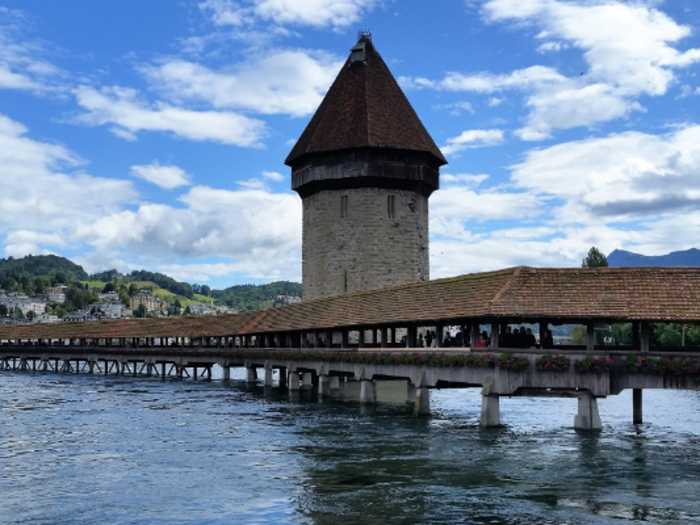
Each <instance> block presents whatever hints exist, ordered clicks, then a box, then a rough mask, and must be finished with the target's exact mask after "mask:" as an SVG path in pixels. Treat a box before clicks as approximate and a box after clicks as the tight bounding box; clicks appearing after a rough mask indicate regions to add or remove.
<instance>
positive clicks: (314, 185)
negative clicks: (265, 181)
mask: <svg viewBox="0 0 700 525" xmlns="http://www.w3.org/2000/svg"><path fill="white" fill-rule="evenodd" d="M446 163H447V161H446V160H445V158H444V157H443V155H442V153H441V152H440V150H439V149H438V147H437V146H436V145H435V143H434V142H433V139H432V138H431V137H430V135H429V134H428V132H427V131H426V129H425V127H424V126H423V124H422V123H421V121H420V119H419V118H418V116H417V115H416V113H415V111H414V110H413V108H412V107H411V105H410V104H409V102H408V100H407V99H406V96H405V95H404V94H403V92H402V91H401V88H400V87H399V85H398V84H397V82H396V80H395V79H394V77H393V76H392V74H391V72H390V71H389V69H388V68H387V66H386V64H385V63H384V61H383V60H382V58H381V57H380V56H379V53H377V51H376V49H375V48H374V46H373V44H372V40H371V36H370V35H369V33H361V34H360V37H359V40H358V42H357V44H356V45H355V46H354V47H353V48H352V50H351V52H350V57H349V58H348V60H347V61H346V62H345V65H344V66H343V68H342V70H341V71H340V73H339V74H338V77H337V78H336V79H335V81H334V82H333V85H332V86H331V87H330V89H329V90H328V93H327V94H326V96H325V98H324V99H323V101H322V102H321V105H320V106H319V108H318V110H317V111H316V114H315V115H314V116H313V118H312V119H311V121H310V122H309V124H308V126H307V127H306V129H305V130H304V132H303V133H302V135H301V137H300V138H299V141H298V142H297V143H296V145H295V146H294V148H293V149H292V151H291V153H290V154H289V156H288V157H287V159H286V160H285V164H287V165H288V166H290V167H291V168H292V189H294V190H295V191H296V192H297V193H298V194H299V196H300V197H301V198H302V203H303V231H302V235H303V240H302V278H303V290H304V292H303V293H304V300H309V299H316V298H319V297H327V296H332V295H338V294H341V293H346V292H353V291H359V290H369V289H374V288H382V287H384V286H390V285H396V284H404V283H411V282H416V281H426V280H428V279H429V278H430V269H429V264H430V262H429V252H428V198H429V197H430V195H431V193H432V192H433V191H435V190H436V189H438V188H439V185H440V182H439V169H440V166H442V165H443V164H446Z"/></svg>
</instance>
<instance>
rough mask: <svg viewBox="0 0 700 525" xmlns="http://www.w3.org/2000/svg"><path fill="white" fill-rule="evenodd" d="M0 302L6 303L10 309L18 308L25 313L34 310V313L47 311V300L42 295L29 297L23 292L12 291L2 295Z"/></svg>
mask: <svg viewBox="0 0 700 525" xmlns="http://www.w3.org/2000/svg"><path fill="white" fill-rule="evenodd" d="M0 304H3V305H5V307H6V308H7V310H8V311H11V310H12V309H14V308H18V309H19V310H20V311H21V312H22V314H23V315H25V316H26V315H27V314H29V312H34V314H36V315H38V314H43V313H44V312H45V311H46V301H45V300H44V299H43V298H41V297H27V296H26V295H24V294H21V293H11V294H7V295H0Z"/></svg>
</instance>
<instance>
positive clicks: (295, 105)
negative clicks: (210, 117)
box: [142, 50, 342, 117]
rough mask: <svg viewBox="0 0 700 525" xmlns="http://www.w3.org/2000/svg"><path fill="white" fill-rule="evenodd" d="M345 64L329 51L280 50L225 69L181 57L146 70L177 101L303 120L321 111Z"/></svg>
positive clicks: (152, 82)
mask: <svg viewBox="0 0 700 525" xmlns="http://www.w3.org/2000/svg"><path fill="white" fill-rule="evenodd" d="M341 65H342V61H340V60H338V59H337V57H334V56H331V55H328V54H326V53H321V52H316V53H313V52H305V51H301V50H297V51H295V50H276V51H273V52H270V53H268V54H266V55H265V56H262V57H259V58H258V59H257V60H250V61H248V62H246V63H243V64H240V65H238V66H236V67H234V68H229V69H226V70H221V71H214V70H212V69H209V68H207V67H204V66H202V65H199V64H195V63H192V62H187V61H184V60H179V59H172V60H168V61H164V62H163V63H162V64H160V65H159V66H157V67H155V66H148V67H143V68H142V71H143V73H144V74H145V75H146V77H147V78H148V79H149V81H150V83H151V86H152V87H153V88H154V89H157V90H158V91H160V92H161V93H163V94H165V95H166V96H167V97H169V98H170V99H171V100H174V101H176V102H183V101H190V100H191V101H204V102H206V103H207V104H209V105H211V106H212V107H214V108H218V109H221V108H228V109H242V110H248V111H252V112H256V113H262V114H287V115H293V116H297V117H298V116H303V115H308V114H310V113H312V112H313V111H315V110H316V108H317V107H318V105H319V104H320V103H321V99H322V98H323V95H324V94H325V92H326V90H327V89H328V87H329V86H330V85H331V83H332V82H333V79H334V78H335V76H336V75H337V74H338V70H339V69H340V67H341Z"/></svg>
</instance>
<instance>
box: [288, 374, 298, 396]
mask: <svg viewBox="0 0 700 525" xmlns="http://www.w3.org/2000/svg"><path fill="white" fill-rule="evenodd" d="M299 382H300V379H299V372H297V371H293V372H292V371H291V370H290V372H289V374H288V383H289V391H290V392H298V391H299V388H300V386H301V385H300V384H299Z"/></svg>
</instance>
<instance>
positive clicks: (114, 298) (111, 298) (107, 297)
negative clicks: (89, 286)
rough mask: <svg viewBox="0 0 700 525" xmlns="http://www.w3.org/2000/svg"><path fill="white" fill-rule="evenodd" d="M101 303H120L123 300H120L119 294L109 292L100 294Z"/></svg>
mask: <svg viewBox="0 0 700 525" xmlns="http://www.w3.org/2000/svg"><path fill="white" fill-rule="evenodd" d="M97 297H99V299H100V301H102V302H105V303H118V302H121V299H119V294H118V293H117V292H114V291H112V292H107V293H100V294H98V296H97Z"/></svg>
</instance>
